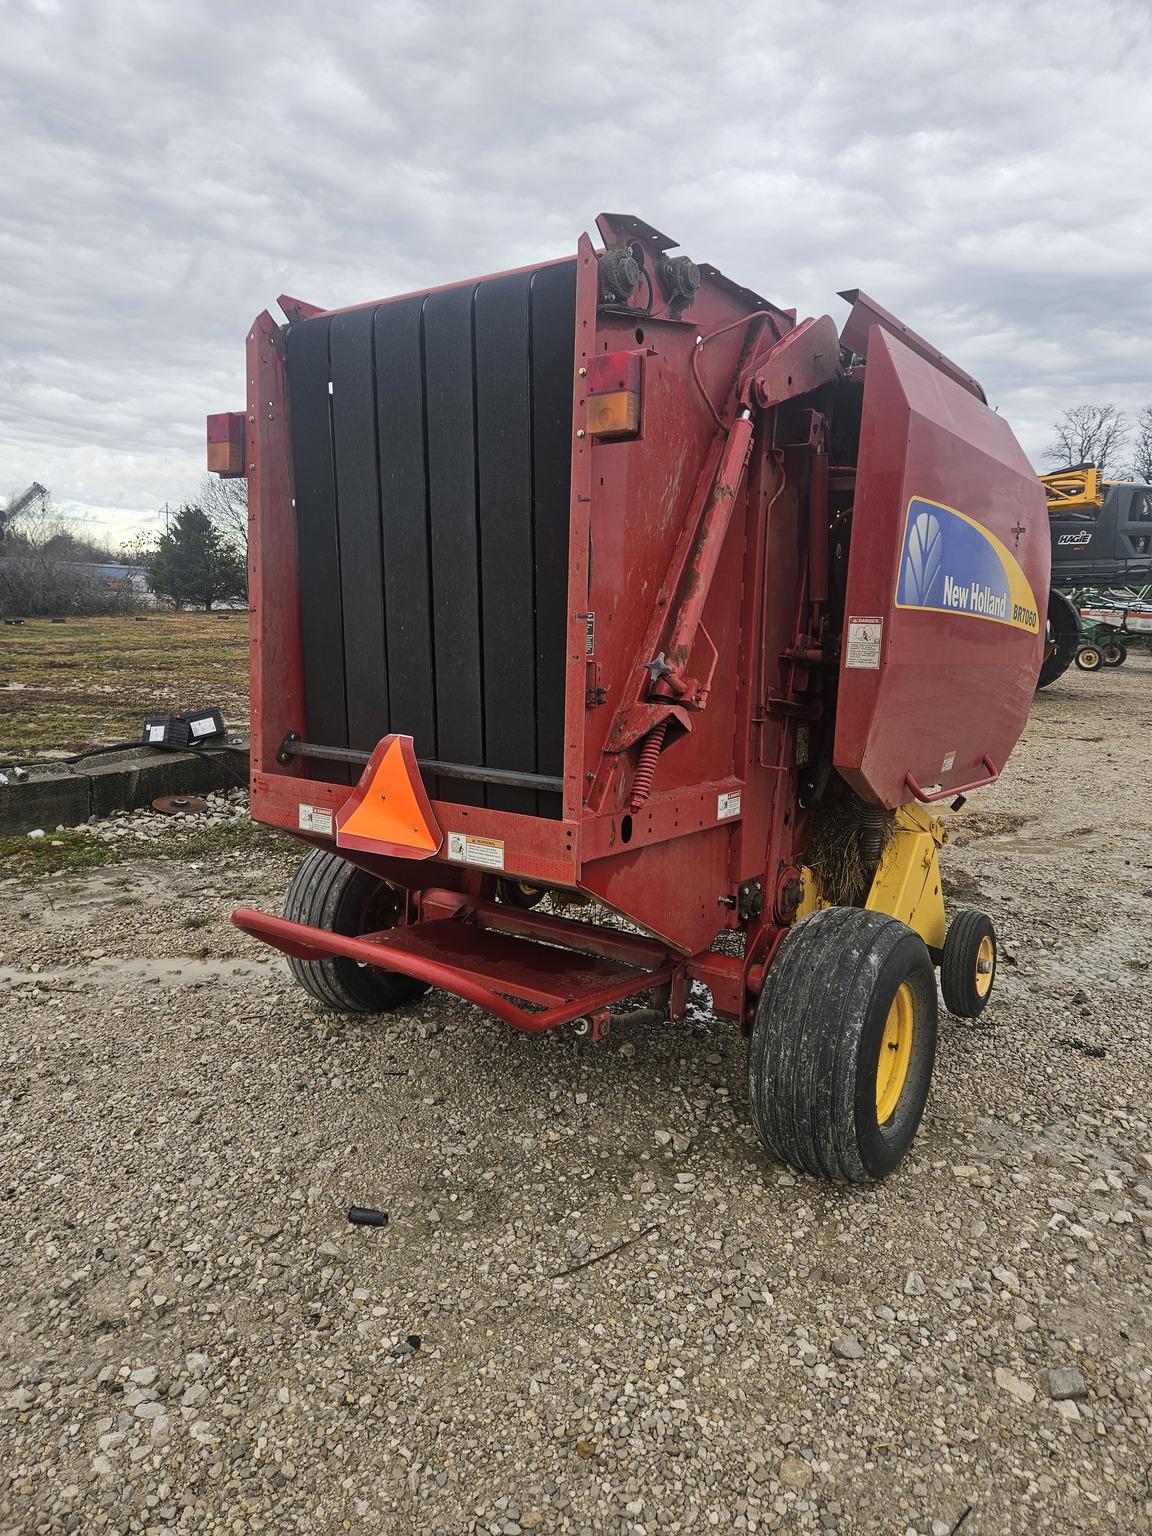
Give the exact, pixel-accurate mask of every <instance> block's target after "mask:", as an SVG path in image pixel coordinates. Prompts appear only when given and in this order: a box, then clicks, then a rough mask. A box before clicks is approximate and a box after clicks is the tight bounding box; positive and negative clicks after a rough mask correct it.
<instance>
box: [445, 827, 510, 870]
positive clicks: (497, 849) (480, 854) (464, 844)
mask: <svg viewBox="0 0 1152 1536" xmlns="http://www.w3.org/2000/svg"><path fill="white" fill-rule="evenodd" d="M448 857H449V858H450V859H455V860H456V861H457V863H459V864H481V865H483V867H484V868H485V869H503V868H504V844H503V843H502V842H501V841H500V839H499V838H498V837H473V836H472V835H471V834H470V833H468V832H449V834H448Z"/></svg>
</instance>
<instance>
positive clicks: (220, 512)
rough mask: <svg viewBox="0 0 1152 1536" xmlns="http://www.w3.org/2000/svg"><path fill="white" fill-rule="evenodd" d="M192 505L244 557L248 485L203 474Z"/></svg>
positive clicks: (246, 539) (246, 547)
mask: <svg viewBox="0 0 1152 1536" xmlns="http://www.w3.org/2000/svg"><path fill="white" fill-rule="evenodd" d="M196 505H197V506H198V507H199V508H200V509H201V511H203V512H206V513H207V514H208V518H209V521H210V522H211V523H212V525H213V527H214V528H215V529H216V531H217V532H218V533H219V534H220V535H221V537H222V538H224V539H225V540H226V541H227V542H228V543H229V544H233V545H235V546H236V548H237V549H239V550H240V552H241V553H242V554H243V556H244V558H245V559H247V558H248V482H247V480H244V479H240V480H222V479H221V478H220V476H219V475H205V476H204V478H203V479H202V480H201V481H200V494H199V495H198V496H197V498H196Z"/></svg>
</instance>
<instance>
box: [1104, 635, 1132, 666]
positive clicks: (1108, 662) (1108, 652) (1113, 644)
mask: <svg viewBox="0 0 1152 1536" xmlns="http://www.w3.org/2000/svg"><path fill="white" fill-rule="evenodd" d="M1100 654H1101V655H1102V656H1103V658H1104V665H1105V666H1106V667H1122V666H1123V665H1124V663H1125V662H1126V661H1127V660H1128V647H1127V646H1126V645H1123V644H1121V642H1120V641H1119V640H1109V642H1108V644H1107V645H1106V646H1105V647H1104V649H1103V651H1102V652H1101V653H1100Z"/></svg>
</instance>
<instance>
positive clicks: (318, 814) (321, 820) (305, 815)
mask: <svg viewBox="0 0 1152 1536" xmlns="http://www.w3.org/2000/svg"><path fill="white" fill-rule="evenodd" d="M300 830H301V832H318V833H320V834H321V835H322V836H323V837H331V836H332V812H331V811H328V810H325V809H324V807H323V806H322V805H301V807H300Z"/></svg>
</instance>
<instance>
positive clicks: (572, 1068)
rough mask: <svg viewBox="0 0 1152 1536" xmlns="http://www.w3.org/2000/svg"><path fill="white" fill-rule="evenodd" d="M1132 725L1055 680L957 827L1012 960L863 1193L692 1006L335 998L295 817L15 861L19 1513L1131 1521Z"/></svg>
mask: <svg viewBox="0 0 1152 1536" xmlns="http://www.w3.org/2000/svg"><path fill="white" fill-rule="evenodd" d="M211 622H213V623H215V622H216V621H211ZM141 627H142V628H143V627H144V626H141ZM220 628H221V630H224V629H226V628H228V626H226V625H225V624H224V623H223V622H221V623H220ZM1150 727H1152V658H1150V657H1149V656H1147V655H1144V654H1141V655H1133V657H1132V658H1131V659H1130V660H1129V662H1128V664H1127V665H1126V666H1124V667H1123V668H1121V669H1119V670H1118V671H1113V672H1104V673H1101V674H1097V675H1085V674H1080V673H1076V672H1072V673H1070V674H1068V676H1067V677H1066V678H1065V679H1064V680H1063V681H1062V682H1061V683H1059V684H1057V685H1056V687H1055V688H1054V689H1052V690H1050V691H1049V692H1047V693H1044V694H1041V695H1040V696H1039V697H1038V699H1037V701H1036V704H1035V707H1034V710H1033V715H1032V719H1031V722H1030V725H1029V728H1028V732H1027V736H1026V739H1025V740H1024V742H1023V743H1022V745H1021V747H1020V749H1019V750H1018V752H1017V754H1016V756H1015V757H1014V758H1013V760H1012V762H1011V764H1010V765H1009V767H1008V769H1007V771H1006V772H1005V774H1004V777H1003V779H1002V781H1001V783H1000V784H999V785H998V786H997V787H996V788H995V790H994V791H988V792H985V793H983V794H981V795H979V796H976V797H974V798H973V801H972V803H971V805H970V807H969V809H967V810H966V811H965V812H963V813H962V814H961V815H960V816H959V817H957V818H956V820H955V823H954V844H953V846H952V847H950V848H948V849H945V869H946V874H947V880H948V891H949V894H950V897H951V898H952V900H951V905H952V907H953V909H954V910H955V909H956V908H959V907H967V906H977V907H981V908H983V909H985V910H987V911H988V912H989V913H990V914H991V915H992V917H993V919H994V921H995V923H996V925H997V928H998V930H999V933H1000V940H1001V952H1002V965H1001V970H1000V975H999V977H998V979H997V986H996V992H995V994H994V997H993V1001H992V1003H991V1005H990V1007H989V1009H988V1011H987V1012H986V1014H985V1015H984V1017H983V1019H982V1020H981V1021H980V1022H979V1023H978V1024H972V1023H965V1022H962V1021H960V1020H957V1019H953V1018H951V1017H949V1016H947V1015H942V1021H941V1040H940V1050H939V1057H938V1063H937V1071H936V1077H935V1083H934V1089H933V1094H932V1099H931V1102H930V1105H929V1110H928V1114H927V1117H926V1121H925V1124H924V1127H923V1130H922V1132H921V1134H920V1136H919V1138H918V1140H917V1143H916V1145H915V1148H914V1150H913V1153H912V1155H911V1157H910V1159H909V1160H908V1162H907V1163H906V1164H905V1166H904V1167H903V1168H902V1169H901V1171H900V1172H899V1173H898V1174H896V1175H895V1176H894V1177H893V1178H892V1179H890V1180H889V1181H887V1182H886V1183H884V1184H883V1185H881V1186H878V1187H869V1188H840V1187H831V1186H827V1185H824V1184H821V1183H818V1182H815V1181H812V1180H808V1179H801V1178H797V1177H795V1176H793V1175H792V1174H790V1173H788V1172H787V1171H786V1170H784V1169H782V1168H781V1167H779V1166H776V1165H773V1164H772V1163H771V1162H769V1161H767V1160H766V1159H765V1158H764V1157H763V1155H762V1154H761V1152H760V1151H759V1150H758V1147H757V1145H756V1142H755V1139H754V1136H753V1133H752V1130H751V1126H750V1123H749V1114H748V1104H747V1092H746V1086H745V1076H744V1071H745V1068H744V1056H745V1052H744V1046H743V1044H742V1042H741V1041H740V1040H739V1038H738V1037H737V1036H736V1034H735V1032H734V1031H733V1029H732V1028H731V1027H730V1026H726V1025H720V1024H718V1023H715V1022H714V1021H712V1020H711V1019H710V1018H709V1017H708V1016H707V1015H706V1014H704V1013H702V1014H701V1015H700V1016H699V1017H697V1018H695V1019H693V1020H691V1021H689V1022H688V1023H686V1024H683V1025H681V1026H672V1027H668V1026H665V1027H663V1028H655V1027H652V1028H637V1029H635V1030H633V1031H624V1030H621V1031H619V1032H617V1033H616V1034H614V1036H613V1038H612V1040H611V1041H610V1042H609V1043H608V1044H607V1045H606V1046H604V1047H602V1048H599V1049H596V1048H592V1047H590V1046H587V1045H585V1044H583V1043H581V1042H579V1041H576V1040H574V1039H573V1038H572V1037H571V1036H569V1035H561V1034H557V1035H555V1036H549V1037H545V1038H543V1039H539V1040H534V1039H531V1038H528V1037H524V1036H518V1035H516V1034H514V1033H513V1032H512V1031H510V1030H508V1029H506V1028H504V1027H503V1026H501V1025H499V1024H497V1023H495V1022H493V1021H492V1020H491V1019H489V1018H486V1017H485V1016H483V1015H481V1014H480V1013H479V1012H478V1011H477V1010H475V1009H473V1008H471V1007H469V1006H466V1005H464V1004H462V1003H460V1002H457V1001H454V1000H452V999H449V998H446V997H443V996H434V997H432V998H430V999H428V1000H426V1001H424V1002H423V1003H420V1004H417V1005H413V1006H411V1007H409V1008H406V1009H404V1010H402V1011H400V1012H398V1013H396V1014H394V1015H390V1016H387V1017H383V1018H380V1019H378V1020H376V1019H372V1020H365V1019H363V1018H351V1017H347V1016H340V1015H334V1014H325V1013H323V1012H322V1011H321V1010H320V1009H319V1008H318V1007H316V1006H314V1005H313V1004H312V1003H311V1002H310V1001H308V999H307V998H306V997H305V996H304V994H303V993H301V992H300V991H298V990H297V989H296V988H295V987H294V986H292V985H291V984H290V981H289V978H288V975H287V972H286V969H285V967H284V964H283V962H282V960H281V959H280V958H279V957H277V956H273V955H272V954H271V953H270V952H268V951H261V950H260V949H259V948H258V947H257V946H255V945H253V944H251V943H249V942H248V941H246V940H244V939H243V938H242V937H241V936H240V935H239V934H238V933H237V932H236V930H234V929H233V928H231V927H230V925H229V922H228V913H229V911H230V909H231V907H232V906H233V905H235V904H236V903H237V902H238V901H245V902H251V903H253V904H256V905H266V906H271V907H276V906H277V905H278V903H279V900H280V898H281V895H282V891H283V888H284V885H285V883H286V880H287V878H288V874H289V871H290V869H291V867H292V864H293V860H294V856H293V854H292V852H291V850H290V849H289V848H288V847H285V846H283V845H281V844H279V843H278V842H275V841H273V840H272V839H268V840H267V842H264V841H256V842H253V841H252V839H251V838H248V839H246V840H241V841H239V842H237V843H236V844H235V845H234V846H233V845H232V844H230V843H228V842H227V841H226V840H224V841H221V842H220V844H219V846H212V845H210V844H209V845H206V844H204V843H203V841H201V842H200V843H189V844H188V850H189V851H187V852H185V851H182V849H183V845H182V844H181V842H180V837H179V836H178V835H175V834H173V835H171V836H168V835H167V834H164V835H158V836H156V837H155V838H154V839H153V838H152V834H151V833H150V832H149V831H148V830H147V829H145V830H143V831H139V830H137V831H133V830H132V829H131V828H130V827H127V826H126V827H125V829H124V838H125V839H127V840H128V841H127V843H126V844H125V846H126V847H128V846H129V845H130V844H131V843H132V842H133V841H136V842H139V843H140V845H141V848H142V851H143V854H144V855H145V856H144V857H142V858H125V859H123V861H122V862H119V863H116V864H110V865H108V866H106V867H103V868H96V869H81V870H76V869H74V868H72V867H65V868H63V869H62V871H61V872H60V873H59V874H54V873H52V871H51V869H50V868H49V867H48V864H47V863H42V864H41V865H40V866H39V870H40V872H39V873H35V874H29V873H28V871H27V869H26V868H17V867H16V866H15V865H14V864H13V865H10V866H9V868H8V870H5V869H4V868H3V866H0V931H2V934H3V937H2V939H0V967H2V969H0V1010H2V1017H3V1030H2V1043H3V1053H4V1062H5V1066H4V1089H3V1093H4V1099H5V1103H4V1107H3V1116H2V1121H0V1137H2V1146H3V1169H4V1174H3V1189H2V1190H0V1195H2V1201H0V1225H2V1228H3V1232H4V1238H3V1247H2V1249H0V1325H2V1327H0V1346H2V1351H3V1363H2V1365H0V1371H2V1375H0V1410H2V1411H0V1439H2V1442H3V1445H4V1456H3V1458H2V1461H0V1532H4V1533H10V1536H16V1533H20V1536H24V1533H31V1532H45V1533H56V1532H64V1531H76V1532H89V1531H105V1530H106V1531H113V1532H147V1533H161V1532H163V1533H168V1532H178V1533H188V1532H196V1533H201V1532H205V1533H208V1532H211V1533H216V1532H219V1533H225V1532H228V1533H241V1532H243V1533H247V1532H250V1531H264V1532H274V1533H287V1532H300V1533H309V1536H327V1533H329V1532H354V1533H357V1536H375V1533H384V1532H387V1533H392V1532H396V1533H410V1532H421V1533H422V1532H434V1533H438V1536H439V1533H444V1536H455V1533H478V1532H485V1533H493V1536H518V1533H520V1532H522V1531H542V1532H572V1533H587V1532H593V1533H600V1532H612V1533H617V1532H619V1533H627V1536H655V1533H665V1532H673V1533H674V1532H689V1531H700V1530H707V1529H715V1530H718V1531H724V1532H728V1531H780V1532H786V1533H791V1532H829V1533H832V1532H835V1533H842V1536H855V1533H864V1532H869V1533H885V1536H953V1533H959V1532H962V1533H963V1536H1015V1533H1020V1536H1024V1533H1029V1536H1031V1533H1037V1532H1045V1533H1049V1532H1050V1533H1057V1536H1068V1533H1072V1532H1082V1531H1090V1532H1103V1533H1116V1536H1133V1533H1139V1532H1147V1531H1150V1530H1152V1480H1150V1478H1152V1474H1150V1462H1152V1450H1150V1446H1152V1353H1150V1346H1152V1315H1150V1310H1149V1303H1150V1300H1152V1287H1150V1269H1152V1125H1150V1113H1152V1112H1150V1103H1149V1101H1150V1092H1149V1089H1150V1085H1152V1005H1150V1002H1149V965H1150V960H1152V952H1150V947H1149V933H1150V927H1152V925H1150V914H1152V818H1150V816H1149V803H1150V789H1152V768H1150V760H1149V741H1150V739H1152V737H1150ZM147 840H151V846H145V842H146V841H147ZM62 841H63V840H62ZM65 851H67V850H65ZM47 857H48V855H45V858H46V859H47ZM353 1204H358V1205H364V1206H371V1207H375V1208H378V1209H380V1210H382V1211H385V1212H387V1213H388V1217H389V1220H388V1224H387V1225H386V1226H383V1227H376V1228H369V1227H357V1226H351V1225H350V1224H349V1223H348V1221H347V1219H346V1211H347V1209H348V1207H349V1206H350V1205H353ZM618 1245H620V1246H618ZM605 1255H606V1256H605Z"/></svg>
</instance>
